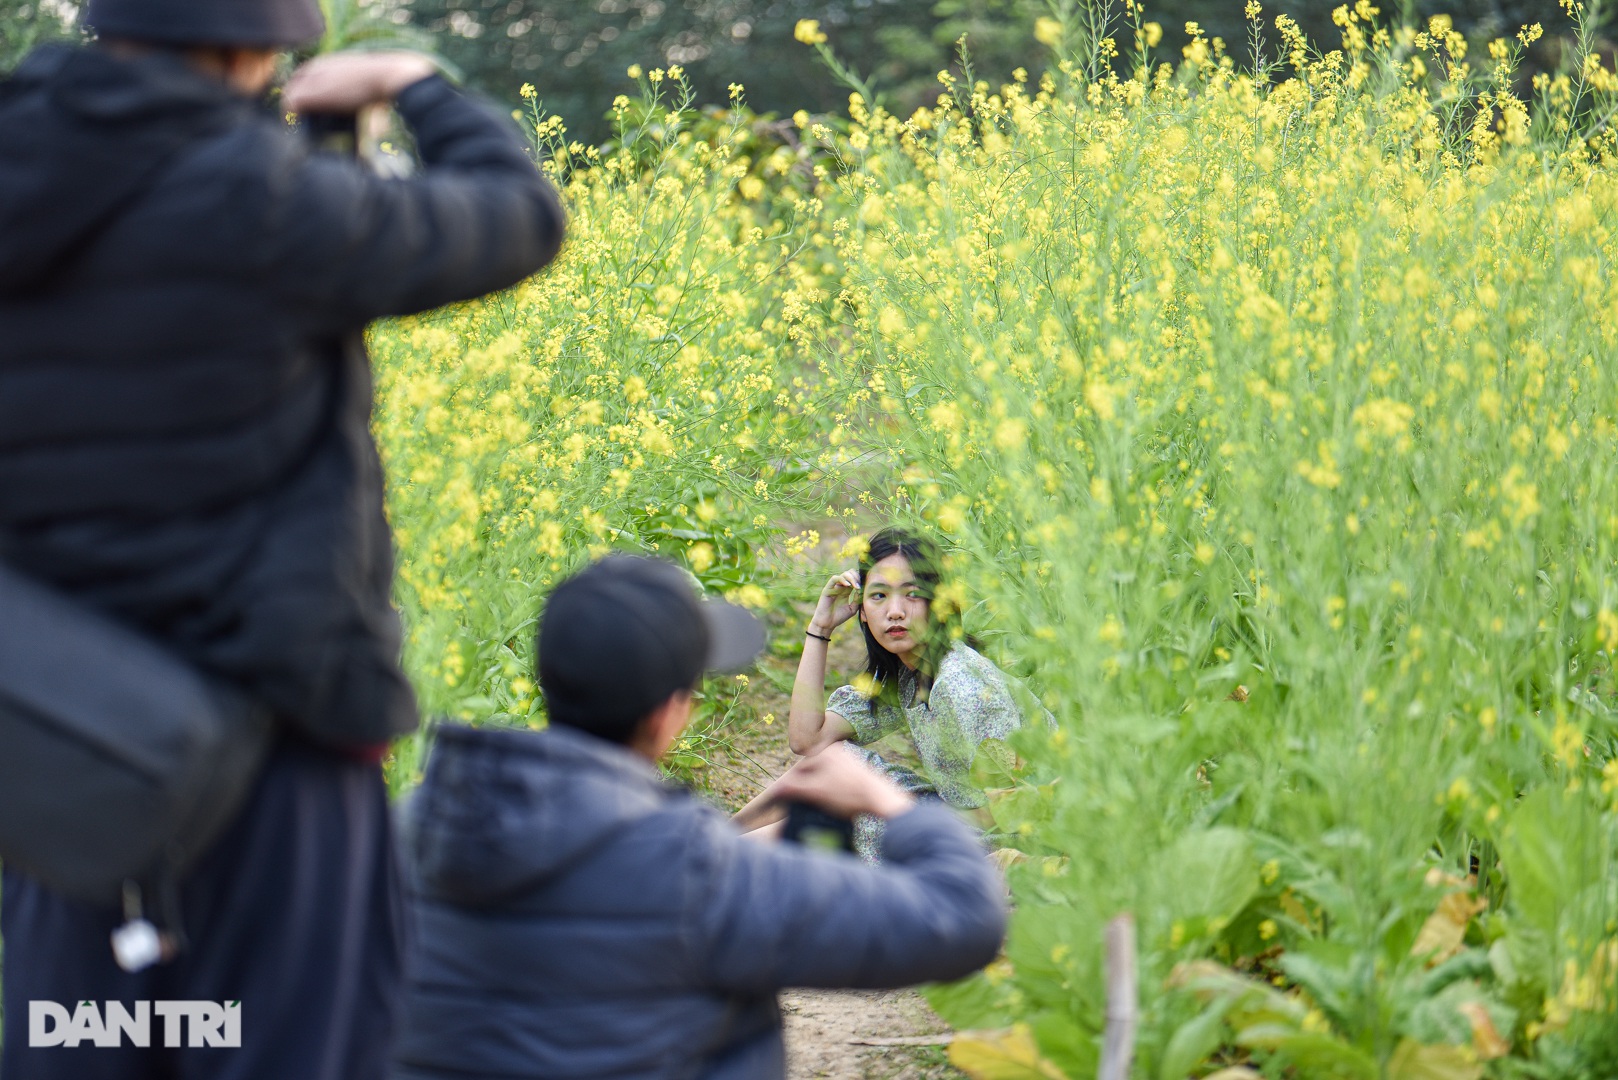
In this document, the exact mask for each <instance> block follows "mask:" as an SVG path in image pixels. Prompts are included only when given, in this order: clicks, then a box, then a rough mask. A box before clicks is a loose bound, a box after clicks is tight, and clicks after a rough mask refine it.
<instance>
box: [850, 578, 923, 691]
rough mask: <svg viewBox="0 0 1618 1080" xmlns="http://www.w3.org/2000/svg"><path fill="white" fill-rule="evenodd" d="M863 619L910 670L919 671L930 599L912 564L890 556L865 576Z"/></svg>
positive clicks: (861, 615) (880, 640)
mask: <svg viewBox="0 0 1618 1080" xmlns="http://www.w3.org/2000/svg"><path fill="white" fill-rule="evenodd" d="M863 584H864V589H863V590H862V593H861V599H860V618H861V619H862V620H863V621H864V622H865V625H866V626H868V627H870V628H871V636H872V637H874V638H876V640H877V641H878V642H879V643H880V644H881V646H882V647H883V648H884V649H886V650H888V651H889V652H890V653H893V654H894V655H896V656H898V657H899V659H900V661H901V662H903V663H904V665H905V666H906V667H915V666H916V659H917V656H918V655H919V654H918V653H917V650H918V649H920V647H921V644H922V638H924V637H925V636H926V633H927V611H928V598H927V597H926V596H925V595H924V594H923V593H922V592H921V589H920V586H919V583H918V582H917V581H916V576H915V574H913V573H911V570H910V560H909V559H907V558H905V557H904V556H903V555H897V554H895V555H889V556H888V557H887V558H885V559H883V560H882V561H880V562H878V563H877V564H876V565H874V566H872V567H871V569H870V570H869V571H868V572H867V573H866V575H865V581H864V583H863Z"/></svg>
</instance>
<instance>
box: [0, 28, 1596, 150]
mask: <svg viewBox="0 0 1618 1080" xmlns="http://www.w3.org/2000/svg"><path fill="white" fill-rule="evenodd" d="M1243 2H1244V0H1145V3H1146V11H1147V18H1148V19H1152V20H1155V21H1157V22H1160V23H1162V24H1163V26H1164V28H1165V30H1166V31H1167V33H1166V34H1165V37H1164V40H1163V43H1162V46H1161V47H1160V48H1159V50H1158V55H1159V57H1160V58H1162V59H1177V58H1178V56H1179V48H1180V46H1181V45H1182V44H1183V42H1184V35H1183V33H1182V32H1181V28H1182V27H1183V26H1184V25H1185V23H1186V22H1187V21H1188V20H1195V21H1196V22H1198V23H1199V24H1201V26H1202V27H1203V28H1204V29H1205V30H1206V31H1207V32H1208V33H1209V34H1211V35H1216V36H1219V37H1222V38H1224V39H1225V42H1226V44H1227V46H1228V47H1229V49H1230V51H1231V52H1232V53H1233V54H1234V55H1235V56H1236V57H1237V58H1238V59H1239V60H1242V61H1245V60H1246V59H1247V57H1246V44H1245V43H1246V37H1247V27H1246V23H1245V21H1244V19H1243V16H1242V8H1243ZM1341 2H1342V0H1271V2H1266V3H1265V18H1266V22H1267V23H1268V22H1270V21H1271V20H1273V18H1274V16H1275V15H1276V14H1278V13H1281V12H1285V13H1287V14H1289V15H1292V16H1293V17H1294V18H1296V19H1297V20H1298V21H1299V22H1300V23H1301V24H1302V25H1303V26H1304V28H1305V30H1306V31H1308V32H1309V34H1310V37H1311V39H1312V40H1314V41H1315V42H1317V43H1318V44H1320V45H1322V46H1323V47H1325V48H1332V47H1335V46H1336V45H1337V44H1338V42H1339V40H1340V39H1339V37H1338V33H1337V29H1336V27H1334V26H1333V25H1332V23H1331V10H1332V9H1333V8H1335V7H1336V6H1338V4H1339V3H1341ZM1405 5H1408V10H1406V7H1405ZM370 6H371V7H372V8H373V9H374V12H375V14H376V15H378V16H380V17H382V18H387V19H390V20H391V21H396V22H408V23H411V24H413V25H414V26H416V27H418V28H420V29H422V30H425V31H427V32H428V33H429V34H431V35H432V37H433V38H434V39H435V40H436V42H437V48H438V51H439V52H440V53H441V54H442V55H444V56H445V57H447V58H448V59H449V60H451V61H452V62H454V63H455V64H456V65H457V66H458V67H459V68H460V70H461V71H462V72H463V73H464V74H465V75H466V77H467V79H468V80H469V81H470V82H471V83H472V84H473V85H475V86H477V87H478V88H480V89H482V90H483V91H484V92H486V93H488V94H490V95H491V96H493V97H495V98H497V99H499V100H502V101H507V102H510V103H512V104H516V103H517V90H518V88H519V87H520V86H521V85H522V84H523V83H525V82H528V83H532V84H534V86H535V87H536V88H537V90H538V92H539V96H540V99H541V101H542V102H543V104H544V106H545V107H546V108H547V109H549V110H551V111H554V112H557V113H560V114H561V115H562V116H563V117H565V118H566V120H567V122H568V127H569V129H570V130H571V131H572V132H573V133H574V136H575V137H577V138H579V139H581V140H584V141H587V142H599V141H601V140H603V139H605V138H607V137H609V136H610V135H611V132H610V130H609V129H608V127H607V124H606V121H605V119H604V114H605V113H606V111H607V108H608V106H609V105H610V104H611V102H612V99H613V98H614V97H615V96H616V95H618V94H621V93H627V92H632V90H633V83H632V82H631V80H630V79H629V78H628V76H627V75H626V74H625V71H626V69H627V68H628V67H629V66H630V65H631V64H640V65H642V66H643V67H644V68H647V69H648V70H649V69H651V68H653V67H661V66H666V65H668V64H671V63H673V64H680V65H681V66H683V67H684V68H685V69H686V72H687V73H688V76H689V77H690V79H691V81H692V83H693V85H694V86H695V88H696V91H697V98H698V101H699V103H700V102H716V103H719V102H724V101H725V100H726V99H727V97H728V91H727V88H728V87H729V85H730V84H731V83H741V84H742V85H743V86H745V87H746V89H747V100H748V104H749V105H750V106H751V107H752V108H753V109H755V110H756V111H759V112H782V113H787V112H791V111H793V110H795V109H800V108H804V109H809V110H810V111H811V112H821V111H831V110H840V109H842V108H843V107H844V106H845V105H846V104H847V94H848V91H847V90H846V89H845V88H844V87H841V86H839V85H838V84H837V83H836V81H835V80H834V79H833V78H832V77H831V75H830V74H829V73H828V72H827V71H826V70H825V69H824V68H823V67H822V66H821V64H820V62H819V61H818V59H817V58H816V56H815V54H814V52H813V51H812V50H811V49H809V48H807V47H806V46H804V45H802V44H799V43H798V42H797V41H795V40H794V39H793V28H794V27H795V26H796V24H797V22H798V20H800V19H816V20H818V21H819V22H820V24H821V28H822V30H823V31H824V32H825V33H826V34H827V36H828V37H829V39H830V44H831V46H832V47H833V48H834V49H835V50H836V51H837V54H838V55H839V57H841V58H842V60H843V61H844V62H845V63H846V64H848V65H849V66H850V67H851V68H853V69H854V70H855V71H858V72H860V73H861V74H862V75H864V76H866V77H867V78H869V80H870V81H871V82H872V84H873V85H874V86H875V87H876V89H877V90H878V91H879V92H880V93H881V94H882V96H883V98H884V100H885V103H886V104H887V105H888V106H889V108H891V109H893V110H894V111H896V112H901V113H902V112H907V111H908V110H910V109H912V108H914V107H915V106H917V105H920V104H923V103H925V102H926V101H927V100H929V99H930V98H931V97H932V96H934V95H936V94H937V93H938V90H939V86H938V83H937V81H936V76H937V74H938V72H939V70H940V69H942V68H945V67H954V66H955V53H956V47H955V42H956V40H957V39H958V38H959V37H960V36H961V35H962V34H965V35H966V36H967V40H968V45H969V48H970V52H971V57H972V63H973V66H974V68H975V69H976V70H977V72H978V73H979V75H980V77H982V78H987V79H989V80H990V81H991V82H998V81H1003V80H1005V79H1006V78H1008V77H1009V75H1010V73H1011V72H1012V71H1013V70H1014V69H1015V68H1018V67H1024V68H1027V69H1028V70H1029V72H1030V73H1031V74H1033V75H1034V76H1036V77H1037V76H1038V74H1039V72H1040V71H1042V70H1043V68H1044V67H1045V65H1046V64H1047V63H1049V62H1050V52H1049V50H1047V49H1045V48H1044V47H1043V46H1040V45H1037V44H1036V43H1035V42H1034V38H1033V29H1032V28H1033V23H1034V20H1035V18H1036V17H1038V16H1039V15H1042V14H1048V13H1049V7H1048V6H1047V4H1046V2H1045V0H372V2H371V5H370ZM76 7H77V4H76V2H75V0H0V68H6V67H9V66H11V65H12V64H14V63H15V62H16V60H17V59H19V58H20V57H21V55H22V54H23V53H24V52H25V51H26V50H27V49H28V48H31V47H32V46H33V45H34V44H36V43H37V42H38V41H39V40H42V39H44V38H48V37H53V36H60V35H62V34H64V33H71V32H72V29H71V26H72V15H73V13H74V11H75V10H76ZM1382 8H1383V17H1384V18H1385V19H1390V20H1392V19H1396V18H1398V17H1400V15H1401V14H1408V15H1409V16H1411V17H1414V18H1418V19H1423V20H1424V19H1425V18H1426V17H1428V16H1430V15H1433V14H1436V13H1440V12H1442V13H1447V14H1449V15H1451V16H1452V17H1453V18H1454V20H1455V24H1456V26H1457V27H1458V28H1459V29H1461V30H1462V31H1463V32H1465V33H1466V34H1467V35H1468V36H1469V37H1471V38H1472V39H1473V40H1474V42H1475V43H1476V47H1477V48H1478V50H1479V51H1480V52H1481V51H1482V43H1483V41H1484V40H1486V39H1488V38H1492V37H1497V36H1501V35H1503V34H1511V33H1514V32H1515V31H1516V30H1517V28H1518V27H1519V26H1522V25H1524V24H1528V23H1534V22H1540V23H1543V24H1544V25H1545V30H1546V38H1545V39H1544V41H1542V42H1541V44H1540V45H1539V46H1537V47H1536V51H1535V53H1534V55H1533V56H1532V57H1531V58H1530V63H1531V64H1532V65H1533V66H1534V67H1536V68H1539V69H1548V68H1554V67H1555V66H1556V64H1557V63H1558V59H1559V56H1558V53H1559V41H1558V38H1559V36H1560V35H1562V34H1564V33H1565V32H1566V31H1567V28H1568V22H1567V19H1566V18H1565V17H1564V16H1563V14H1562V12H1561V10H1560V8H1559V6H1558V4H1557V3H1556V0H1383V3H1382ZM1270 37H1271V41H1272V42H1273V41H1274V40H1275V35H1274V32H1273V30H1272V31H1270ZM1121 43H1122V44H1126V45H1127V44H1128V43H1127V42H1121Z"/></svg>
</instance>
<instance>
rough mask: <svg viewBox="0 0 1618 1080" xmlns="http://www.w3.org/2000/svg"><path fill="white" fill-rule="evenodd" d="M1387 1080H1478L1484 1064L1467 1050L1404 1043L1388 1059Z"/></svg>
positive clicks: (1443, 1044) (1407, 1041)
mask: <svg viewBox="0 0 1618 1080" xmlns="http://www.w3.org/2000/svg"><path fill="white" fill-rule="evenodd" d="M1385 1075H1386V1076H1387V1080H1478V1077H1480V1076H1482V1075H1483V1064H1482V1063H1481V1062H1479V1061H1478V1059H1477V1056H1476V1055H1474V1054H1473V1053H1472V1051H1471V1050H1470V1049H1469V1048H1468V1047H1464V1046H1450V1045H1449V1044H1447V1043H1438V1044H1423V1043H1419V1042H1417V1041H1416V1040H1415V1039H1406V1040H1404V1041H1403V1042H1401V1043H1400V1044H1399V1047H1398V1049H1396V1050H1395V1051H1394V1052H1393V1057H1391V1058H1389V1059H1388V1071H1387V1073H1386V1074H1385Z"/></svg>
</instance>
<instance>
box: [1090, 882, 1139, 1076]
mask: <svg viewBox="0 0 1618 1080" xmlns="http://www.w3.org/2000/svg"><path fill="white" fill-rule="evenodd" d="M1106 940H1107V1026H1106V1030H1105V1032H1104V1033H1103V1035H1102V1043H1101V1071H1100V1073H1099V1074H1098V1080H1128V1077H1129V1066H1130V1064H1131V1062H1132V1061H1133V1059H1134V1057H1135V1028H1136V1027H1137V1026H1138V1024H1139V1023H1140V999H1139V994H1138V987H1137V985H1136V979H1135V917H1134V916H1133V915H1130V914H1128V913H1127V912H1126V913H1125V914H1123V915H1119V916H1117V917H1116V918H1114V919H1113V920H1112V921H1111V922H1109V923H1107V932H1106Z"/></svg>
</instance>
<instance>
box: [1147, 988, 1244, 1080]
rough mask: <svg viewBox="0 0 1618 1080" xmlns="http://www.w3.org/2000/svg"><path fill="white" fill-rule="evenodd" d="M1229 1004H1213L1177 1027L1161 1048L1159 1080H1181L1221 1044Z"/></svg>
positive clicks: (1233, 1001) (1228, 1000)
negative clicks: (1166, 1043)
mask: <svg viewBox="0 0 1618 1080" xmlns="http://www.w3.org/2000/svg"><path fill="white" fill-rule="evenodd" d="M1233 1004H1235V999H1234V998H1225V999H1223V1000H1219V1001H1215V1002H1214V1003H1213V1004H1212V1005H1210V1006H1209V1007H1208V1008H1206V1009H1204V1010H1203V1011H1202V1012H1201V1013H1198V1014H1197V1015H1196V1016H1194V1017H1192V1018H1191V1019H1190V1020H1187V1021H1186V1022H1185V1023H1183V1024H1181V1025H1180V1027H1179V1029H1178V1030H1177V1031H1175V1033H1174V1034H1173V1035H1172V1036H1171V1037H1170V1038H1169V1044H1168V1046H1166V1047H1165V1048H1164V1049H1163V1060H1162V1063H1161V1064H1160V1065H1159V1067H1158V1070H1157V1074H1158V1076H1159V1078H1160V1080H1184V1078H1185V1077H1186V1076H1187V1075H1189V1074H1190V1072H1191V1070H1192V1069H1194V1068H1196V1067H1197V1066H1198V1065H1200V1064H1202V1062H1203V1061H1205V1060H1206V1059H1207V1057H1208V1055H1209V1054H1212V1053H1213V1052H1214V1051H1215V1050H1217V1049H1218V1048H1219V1044H1220V1043H1221V1042H1222V1041H1224V1033H1225V1016H1226V1014H1228V1013H1229V1012H1230V1007H1231V1006H1232V1005H1233Z"/></svg>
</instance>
